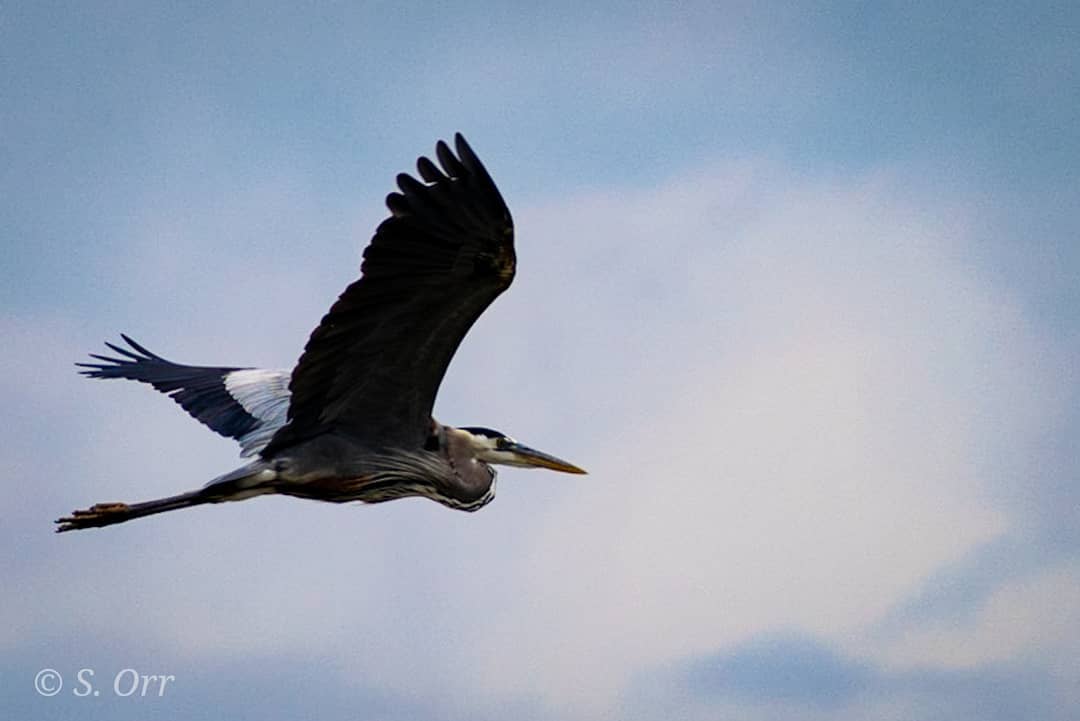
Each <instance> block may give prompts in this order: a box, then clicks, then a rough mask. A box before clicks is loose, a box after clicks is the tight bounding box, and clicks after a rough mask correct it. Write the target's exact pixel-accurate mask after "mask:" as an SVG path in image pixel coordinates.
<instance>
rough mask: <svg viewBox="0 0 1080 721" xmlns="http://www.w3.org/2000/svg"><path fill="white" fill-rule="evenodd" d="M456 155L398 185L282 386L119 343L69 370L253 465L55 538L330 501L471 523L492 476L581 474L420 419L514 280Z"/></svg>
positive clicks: (471, 159)
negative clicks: (169, 404)
mask: <svg viewBox="0 0 1080 721" xmlns="http://www.w3.org/2000/svg"><path fill="white" fill-rule="evenodd" d="M454 142H455V146H456V149H457V155H456V156H455V155H454V153H453V151H451V150H450V148H449V146H447V144H446V143H444V142H442V141H439V143H438V144H437V145H436V146H435V152H436V155H437V157H438V160H439V163H440V165H441V166H442V168H441V169H440V168H439V167H437V166H436V165H435V163H433V162H431V160H429V159H428V158H426V157H421V158H420V159H419V160H418V161H417V164H416V165H417V170H418V171H419V175H420V178H422V179H423V182H420V181H418V180H416V179H415V178H413V177H411V176H409V175H406V174H404V173H402V174H401V175H398V177H397V184H398V188H400V192H396V193H391V194H390V195H389V196H387V198H386V205H387V207H388V208H389V209H390V217H389V218H387V219H386V220H384V221H383V222H382V223H381V224H380V225H379V227H378V229H377V230H376V231H375V236H374V238H372V241H371V243H370V245H368V247H367V249H366V250H365V251H364V261H363V264H362V265H361V277H360V279H359V280H357V281H355V282H354V283H352V284H351V285H350V286H349V287H348V288H346V289H345V292H344V293H342V294H341V297H339V298H338V300H337V302H336V303H334V305H333V306H332V307H331V308H330V311H329V312H328V313H327V314H326V315H325V316H324V317H323V319H322V322H321V323H319V326H318V327H317V328H316V329H315V330H314V332H312V334H311V338H310V339H309V340H308V343H307V346H306V347H305V349H304V353H303V355H302V356H301V357H300V361H299V362H298V363H297V364H296V367H295V368H294V369H293V371H292V372H291V373H289V372H287V371H277V370H261V369H255V368H218V367H203V366H187V365H180V364H177V363H173V362H171V361H167V360H165V359H164V358H162V357H160V356H158V355H155V354H153V353H151V352H150V351H148V350H146V349H145V348H144V347H142V346H141V345H139V344H138V343H136V342H135V341H133V340H131V339H130V338H128V337H127V336H122V337H123V339H124V341H125V342H127V344H128V346H129V347H130V348H123V347H120V346H117V345H114V344H112V343H106V345H107V346H108V347H109V348H111V349H112V350H113V351H114V352H115V353H116V354H117V356H118V357H108V356H100V355H93V354H92V355H91V357H93V358H96V359H97V360H99V361H101V362H100V363H80V364H78V365H80V366H82V367H84V368H85V369H86V370H83V371H82V373H84V374H85V375H87V376H90V377H92V378H128V379H130V380H136V381H141V382H143V383H149V384H150V385H152V386H153V387H154V388H156V389H157V390H159V391H161V392H163V393H167V394H168V395H169V396H171V397H172V399H173V400H175V401H176V402H177V403H179V404H180V405H181V406H182V407H183V408H184V410H186V411H187V412H188V413H190V414H191V415H192V416H194V417H195V418H196V419H197V420H199V421H201V422H202V423H204V424H206V425H207V426H209V427H210V428H211V429H212V430H214V431H216V432H218V433H220V434H221V435H224V436H228V437H230V438H235V439H236V440H237V441H239V443H240V446H241V448H242V449H243V453H242V455H244V456H255V460H253V461H252V462H250V463H248V464H247V465H245V466H242V467H241V468H238V469H236V470H234V471H232V472H230V473H226V474H225V475H223V476H220V477H219V478H216V479H214V480H213V481H211V482H210V483H209V484H208V485H206V486H205V487H203V488H201V489H199V490H197V491H191V492H189V493H182V494H180V495H177V496H171V497H168V498H160V499H157V500H153V501H146V502H144V503H132V504H126V503H99V504H97V505H94V506H91V507H90V508H88V509H86V510H81V511H75V512H73V513H72V514H71V515H70V516H67V517H65V518H61V519H59V520H57V523H58V524H59V526H58V527H57V529H56V530H57V531H70V530H74V529H78V528H92V527H96V526H107V525H111V524H114V523H122V522H123V521H128V520H131V519H133V518H141V517H142V516H149V515H152V514H155V513H163V512H165V511H172V510H176V509H178V508H188V507H190V506H197V505H201V504H204V503H220V502H222V501H238V500H243V499H246V498H251V497H253V496H260V495H265V494H274V493H280V494H285V495H288V496H297V497H300V498H311V499H315V500H320V501H331V502H334V503H343V502H346V501H364V502H366V503H380V502H382V501H390V500H393V499H395V498H403V497H406V496H423V497H425V498H430V499H432V500H434V501H438V502H439V503H442V504H443V505H445V506H449V507H450V508H456V509H459V510H463V511H475V510H477V509H479V508H481V507H482V506H484V505H486V504H487V503H488V502H489V501H491V499H492V498H493V497H494V495H495V469H493V468H492V467H491V466H490V465H488V464H491V463H498V464H503V465H510V466H525V467H541V468H550V469H553V470H556V471H564V472H566V473H584V472H585V471H583V470H581V469H580V468H578V467H577V466H574V465H572V464H570V463H567V462H566V461H563V460H560V459H558V458H555V457H554V456H550V455H547V454H546V453H541V452H540V451H536V450H533V449H532V448H529V447H527V446H524V445H522V444H520V443H518V442H516V441H514V440H513V439H512V438H510V437H508V436H506V435H505V434H503V433H499V432H497V431H493V430H490V429H487V428H454V427H451V426H447V425H442V424H441V423H438V422H436V421H435V420H434V419H433V418H432V417H431V411H432V406H433V405H434V402H435V394H436V392H437V391H438V388H439V384H440V383H441V381H442V378H443V375H444V374H445V372H446V368H447V366H448V365H449V363H450V359H451V357H452V356H453V355H454V351H455V350H456V349H457V347H458V345H459V344H460V343H461V340H462V338H463V337H464V336H465V334H466V332H468V330H469V328H470V327H471V326H472V324H473V323H474V322H475V321H476V319H477V318H478V317H479V316H480V314H481V313H483V311H484V309H485V308H487V307H488V305H489V304H490V303H491V302H492V301H493V300H495V298H496V296H498V295H499V294H500V293H502V292H503V291H504V290H506V288H507V287H508V286H509V285H510V282H511V281H512V280H513V278H514V269H515V256H514V226H513V221H512V220H511V218H510V211H509V210H507V208H506V203H505V202H504V201H503V199H502V196H501V195H500V194H499V191H498V189H497V188H496V187H495V183H494V182H493V181H492V180H491V176H489V175H488V173H487V170H485V169H484V166H483V165H482V164H481V163H480V160H479V159H478V158H477V157H476V155H475V154H474V153H473V151H472V149H471V148H470V147H469V145H468V143H466V142H465V139H464V138H463V137H461V135H460V134H458V135H456V136H455V138H454Z"/></svg>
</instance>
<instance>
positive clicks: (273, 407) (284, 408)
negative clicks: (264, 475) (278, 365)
mask: <svg viewBox="0 0 1080 721" xmlns="http://www.w3.org/2000/svg"><path fill="white" fill-rule="evenodd" d="M290 376H291V373H290V372H289V371H285V370H264V369H259V368H255V369H251V370H242V371H233V372H232V373H229V374H228V375H226V376H225V390H226V391H228V392H229V395H230V396H232V397H233V398H234V399H235V400H236V402H237V403H239V404H240V405H241V406H243V408H244V410H245V411H247V412H248V413H249V414H251V415H252V416H253V417H254V418H257V419H258V420H259V425H257V426H256V427H255V428H253V429H252V430H250V431H249V432H247V433H245V434H244V435H242V436H240V437H239V438H237V441H239V443H240V447H241V448H242V449H243V451H242V452H241V453H240V455H241V456H245V457H246V456H252V455H255V454H256V453H258V452H259V451H261V450H262V449H263V448H264V447H265V446H266V444H267V443H269V442H270V439H271V438H273V436H274V434H275V433H277V431H278V429H279V428H281V427H282V426H283V425H285V422H286V421H287V420H288V412H289V400H290V399H291V398H292V394H291V393H289V378H290Z"/></svg>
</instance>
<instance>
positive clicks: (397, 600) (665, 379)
mask: <svg viewBox="0 0 1080 721" xmlns="http://www.w3.org/2000/svg"><path fill="white" fill-rule="evenodd" d="M1078 31H1080V13H1078V12H1077V11H1076V10H1075V9H1074V8H1072V7H1071V6H1070V5H1069V4H1050V3H1046V4H1041V5H1040V6H1039V7H1035V8H1032V7H1027V8H1020V7H1014V6H1013V5H1012V4H986V3H978V4H975V3H972V4H960V3H954V4H950V5H949V7H948V8H946V9H942V8H941V7H939V5H937V4H931V3H902V4H901V3H875V4H864V5H856V4H817V5H812V4H802V5H799V6H798V7H791V6H783V5H777V4H764V3H747V4H717V3H701V4H689V3H684V4H679V5H671V4H666V5H660V4H655V5H648V4H622V5H619V4H595V5H592V6H588V7H586V6H583V5H582V4H580V3H578V4H560V5H549V6H545V7H543V8H536V9H533V10H520V9H511V8H510V7H509V6H505V5H497V4H482V3H463V4H457V5H453V4H438V5H436V4H429V5H417V6H412V7H405V6H401V5H400V4H390V3H369V4H349V3H312V4H305V5H302V6H301V5H296V6H294V5H291V4H290V5H280V6H274V5H271V4H261V5H254V4H244V3H217V4H213V5H205V6H196V5H191V4H185V5H183V6H181V5H179V4H177V5H175V6H174V5H168V4H153V3H144V4H141V5H138V6H131V5H129V4H125V3H106V2H99V3H92V4H71V3H22V4H15V5H8V6H5V7H4V8H3V10H0V67H2V68H3V71H2V72H0V196H2V197H3V198H4V201H3V202H2V203H0V227H3V228H4V229H5V233H4V258H5V262H3V263H2V264H0V273H2V274H3V277H2V280H3V283H2V284H0V302H2V303H3V307H4V309H5V312H4V314H3V316H2V317H0V323H3V329H4V337H6V338H7V339H9V342H8V344H7V348H6V351H5V353H6V357H7V361H6V364H5V372H4V373H3V374H2V379H0V408H3V409H4V410H3V413H4V420H5V427H6V429H7V430H6V433H7V435H8V440H7V443H6V444H5V446H6V449H5V453H4V457H3V461H2V463H3V467H4V472H5V473H4V475H5V477H6V478H7V482H6V484H5V489H6V492H5V494H4V498H5V504H4V505H5V512H4V513H3V514H0V542H2V545H3V547H4V548H6V549H8V552H7V553H6V554H5V555H4V557H3V558H4V560H3V564H4V565H3V571H4V577H5V578H6V579H7V582H8V583H7V589H6V590H5V592H4V603H3V604H0V621H2V623H0V698H2V699H3V701H2V703H3V704H5V706H6V708H5V713H4V715H5V716H9V715H10V716H11V717H13V718H16V717H18V718H40V719H49V718H57V719H59V718H70V717H72V716H73V715H76V714H78V715H79V716H81V717H84V718H102V719H104V718H110V719H124V718H132V719H134V718H145V717H146V715H147V714H153V715H155V716H158V717H160V718H176V719H181V718H182V719H199V718H218V717H221V716H227V717H230V718H238V719H244V718H259V719H264V718H269V719H274V718H295V717H296V716H301V715H304V716H307V715H311V716H318V717H320V718H327V719H337V718H342V719H344V718H350V719H355V718H362V719H416V718H432V719H464V718H469V719H477V718H481V719H484V718H491V719H501V718H510V717H512V718H522V719H642V720H644V719H661V718H682V719H698V718H700V719H713V718H739V719H750V720H751V721H754V720H757V719H762V720H765V719H770V720H773V719H816V718H821V719H825V718H828V719H866V718H882V719H885V718H904V719H919V718H940V717H942V716H943V715H945V716H947V717H949V718H954V719H972V720H974V719H980V720H982V719H1023V718H1034V717H1038V718H1048V719H1055V718H1061V719H1067V718H1073V717H1075V715H1076V712H1077V710H1080V691H1078V689H1080V672H1078V670H1077V669H1078V668H1080V666H1078V664H1077V663H1076V658H1077V657H1078V655H1080V632H1078V631H1077V629H1080V611H1078V610H1077V609H1080V534H1078V533H1077V531H1076V529H1077V528H1078V523H1077V521H1078V518H1077V514H1078V511H1077V509H1078V504H1080V493H1078V491H1077V484H1076V482H1077V478H1078V475H1080V473H1078V471H1080V462H1078V460H1077V455H1076V450H1075V438H1076V437H1077V436H1078V434H1080V413H1078V411H1077V408H1078V400H1080V375H1078V373H1077V371H1076V363H1075V358H1076V356H1077V352H1078V350H1080V323H1078V322H1077V318H1080V283H1077V279H1078V277H1080V250H1078V248H1080V246H1078V244H1077V243H1076V238H1077V237H1078V235H1080V210H1078V208H1080V202H1078V201H1080V198H1078V197H1077V190H1076V189H1077V188H1078V187H1080V177H1078V175H1080V130H1077V128H1080V98H1078V96H1077V94H1076V93H1075V92H1072V89H1073V88H1075V87H1077V86H1078V85H1080V44H1078V43H1077V42H1076V37H1077V34H1078ZM457 130H460V131H462V132H464V133H465V135H466V136H467V137H468V138H469V140H470V142H471V143H472V144H473V146H474V148H475V149H476V150H477V152H478V153H479V154H480V156H481V158H482V159H483V160H484V161H485V163H486V164H487V166H488V168H489V170H490V171H491V173H492V175H493V176H494V178H495V179H496V181H497V182H498V183H499V185H500V187H501V189H502V191H503V194H504V196H505V197H506V199H507V201H508V203H509V205H510V207H511V210H512V211H513V213H514V217H515V221H516V225H517V235H518V251H519V262H520V265H519V273H518V277H517V279H516V281H515V285H514V287H513V288H512V289H511V291H510V292H508V293H507V294H506V295H505V296H503V297H502V298H500V299H499V301H498V302H497V303H496V304H495V305H494V306H493V307H492V309H491V310H490V312H489V313H488V314H487V315H485V317H484V318H482V319H481V321H480V322H479V323H478V324H477V326H476V327H475V328H474V330H473V332H472V333H471V334H470V335H469V337H468V338H467V340H466V342H465V344H464V345H463V346H462V348H461V350H460V351H459V353H458V356H457V357H456V360H455V362H454V364H453V365H452V367H451V369H450V372H449V374H448V376H447V379H446V382H445V383H444V385H443V388H442V391H441V393H440V397H439V401H438V403H437V406H436V413H437V415H438V417H439V418H440V420H442V421H444V422H448V423H451V424H457V425H488V426H493V427H496V428H501V429H503V430H505V431H508V432H510V433H511V434H513V435H514V436H515V437H518V438H520V439H521V440H523V441H525V442H528V443H532V444H535V445H536V446H537V447H540V448H543V449H545V450H550V451H551V452H553V453H556V454H557V455H559V456H562V457H565V458H568V459H570V460H572V461H574V462H575V463H580V464H581V465H582V466H584V467H586V468H588V469H589V470H590V472H591V474H590V475H589V476H587V477H584V478H576V477H575V478H571V477H559V476H554V475H553V474H542V473H529V472H523V471H515V470H513V469H508V470H506V471H504V472H503V473H502V474H501V476H500V487H499V496H498V498H497V499H496V501H495V502H494V504H493V505H491V506H489V507H488V508H485V509H484V510H483V511H481V512H480V513H477V514H463V513H453V512H450V511H448V510H446V509H444V508H441V507H439V506H436V505H435V504H432V503H430V502H424V501H418V500H417V501H412V500H410V501H402V502H397V503H393V504H387V505H383V506H379V507H371V508H364V507H359V508H356V507H343V508H339V507H332V506H329V505H320V504H314V503H304V502H301V501H296V500H290V499H277V498H273V499H257V500H253V501H250V502H247V503H244V504H236V505H229V506H222V507H211V508H205V509H197V510H192V511H188V512H184V513H177V514H169V515H166V516H162V517H159V518H154V519H150V520H146V521H142V522H138V523H133V524H129V525H124V526H118V527H115V528H111V529H105V530H102V531H94V532H87V533H80V534H65V535H63V536H55V535H52V534H51V532H50V531H51V529H50V522H51V520H52V519H53V518H55V517H57V516H58V515H60V514H62V513H65V512H67V511H69V510H71V509H72V508H75V507H82V506H85V505H86V504H88V503H92V502H96V501H106V500H129V501H130V500H141V499H144V498H151V497H155V496H160V495H168V494H172V493H175V492H178V491H180V490H186V489H189V488H194V487H197V486H198V485H201V484H202V483H204V482H205V481H207V480H209V479H210V478H212V477H214V476H216V475H219V474H220V473H222V472H224V471H227V470H229V469H231V468H233V467H234V466H235V465H236V464H237V459H236V452H235V448H234V447H233V446H232V445H231V443H229V442H227V441H225V440H223V439H220V438H217V437H215V436H213V435H212V434H210V433H208V432H207V431H206V430H205V429H204V428H203V427H201V426H199V425H198V424H197V423H194V422H192V421H191V420H190V419H188V418H187V417H186V416H184V414H183V413H181V412H180V411H179V410H178V409H177V408H176V407H175V406H174V405H173V404H171V403H169V402H168V401H167V400H166V399H163V398H161V397H159V396H157V395H156V394H154V393H153V392H151V391H149V390H148V389H146V388H144V387H138V386H135V385H133V384H129V385H128V386H125V385H124V384H121V383H91V382H89V381H86V380H84V379H81V378H79V377H78V376H77V375H76V374H75V373H74V372H73V368H72V366H71V364H72V363H73V362H75V361H78V360H80V359H82V358H84V357H85V354H86V353H87V352H98V351H99V350H101V348H102V345H101V342H102V341H103V340H115V339H116V338H117V334H118V333H119V332H126V333H129V334H131V335H132V336H133V337H135V338H136V339H138V340H140V341H141V342H143V343H144V344H146V345H147V346H148V347H149V348H151V349H152V350H155V351H157V352H159V353H161V354H163V355H165V356H166V357H170V358H174V359H176V360H178V361H183V362H190V363H205V364H239V365H264V366H269V367H289V366H290V365H291V364H292V363H293V362H294V361H295V359H296V357H297V355H298V354H299V352H300V350H301V348H302V346H303V343H304V341H305V340H306V338H307V334H308V333H309V332H310V331H311V329H312V327H313V326H314V324H315V323H316V322H317V320H318V319H319V318H320V317H321V315H322V313H323V312H324V311H325V310H326V308H327V307H328V306H329V304H330V302H331V301H332V300H333V299H334V297H336V295H337V294H338V293H339V292H340V290H341V289H342V288H344V287H345V285H346V284H347V283H348V282H350V281H351V280H352V279H353V278H354V277H355V274H356V272H357V270H358V266H359V257H360V252H361V250H362V248H363V246H364V244H366V242H367V240H368V238H369V237H370V234H371V232H372V230H373V228H374V227H375V225H376V224H377V223H378V222H379V221H380V220H381V218H382V217H383V216H384V213H385V210H384V208H383V206H382V199H383V197H384V196H385V194H386V193H387V192H389V191H390V190H392V188H393V184H392V183H393V178H394V175H395V174H396V173H398V172H401V171H404V170H411V169H412V168H413V167H414V166H413V163H414V161H415V158H416V156H417V155H419V154H422V153H430V152H431V151H432V149H433V146H434V142H435V140H436V139H438V138H445V137H449V136H450V135H451V134H452V133H453V132H454V131H457ZM47 667H48V668H54V669H56V670H57V671H59V672H61V674H62V675H63V676H64V678H65V681H66V685H65V688H64V689H63V691H62V692H61V693H60V694H59V695H58V696H56V697H53V698H43V697H41V696H39V695H38V694H37V693H35V691H34V687H33V680H34V675H35V674H36V673H37V672H38V671H39V670H40V669H42V668H47ZM82 668H92V669H94V671H95V674H94V678H95V679H96V680H97V679H103V681H100V682H99V683H100V685H99V688H100V689H102V690H103V693H102V695H101V696H99V697H91V698H79V697H76V696H74V695H73V693H71V692H72V690H73V689H74V687H75V685H76V684H75V674H76V673H77V671H78V670H79V669H82ZM125 668H135V669H137V670H139V671H140V672H142V673H146V674H172V675H175V676H176V681H175V683H174V684H173V685H172V686H171V687H170V688H169V689H168V690H167V692H166V694H165V695H164V696H163V697H161V698H145V699H144V698H116V697H115V694H113V693H112V690H111V681H112V679H113V678H114V677H115V674H116V673H117V672H119V671H120V670H122V669H125Z"/></svg>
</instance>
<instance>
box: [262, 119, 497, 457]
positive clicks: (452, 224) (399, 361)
mask: <svg viewBox="0 0 1080 721" xmlns="http://www.w3.org/2000/svg"><path fill="white" fill-rule="evenodd" d="M454 144H455V146H456V150H457V155H456V156H455V155H454V153H453V152H452V151H451V150H450V148H449V147H448V146H447V144H446V143H444V142H442V141H439V143H438V144H437V145H436V147H435V151H436V155H437V157H438V160H439V164H440V165H441V166H442V168H441V169H440V168H438V167H436V165H435V164H434V163H433V162H431V161H430V160H429V159H427V158H424V157H422V158H420V159H419V160H418V161H417V170H418V171H419V175H420V177H421V178H422V179H423V181H424V182H420V181H418V180H416V179H415V178H412V177H411V176H409V175H405V174H401V175H399V176H398V177H397V183H398V187H399V188H400V191H401V192H399V193H391V194H390V195H389V196H387V198H386V205H387V207H388V208H389V209H390V213H391V216H390V217H389V218H387V219H386V220H384V221H383V222H382V223H381V224H380V225H379V227H378V229H377V230H376V231H375V237H374V238H373V239H372V241H371V244H370V245H368V247H367V249H366V250H365V251H364V262H363V264H362V266H361V273H362V276H361V278H360V279H359V280H357V281H356V282H354V283H353V284H352V285H350V286H349V287H348V288H346V289H345V292H344V293H342V294H341V297H340V298H338V300H337V302H336V303H334V305H333V306H332V307H331V308H330V312H329V313H327V314H326V316H324V317H323V319H322V322H321V323H320V324H319V326H318V327H317V328H316V329H315V331H314V332H313V333H312V334H311V338H310V339H309V340H308V343H307V347H306V348H305V349H304V354H303V355H302V356H301V358H300V361H299V363H298V364H297V366H296V369H295V370H294V371H293V374H292V381H291V383H290V385H289V388H290V389H291V391H292V404H291V405H290V406H289V422H288V424H287V425H286V426H285V427H284V428H282V429H281V430H280V431H279V432H278V433H277V435H275V436H274V438H273V439H272V440H271V441H270V444H269V445H268V446H267V447H266V448H265V449H264V450H263V455H264V456H270V455H273V454H274V453H275V452H276V451H278V450H280V449H281V448H284V447H286V446H289V445H292V444H294V443H296V442H298V441H301V440H304V439H306V438H311V437H313V436H315V435H318V434H320V433H325V432H328V431H334V432H335V433H339V434H343V435H346V436H348V437H350V438H352V439H354V440H357V441H359V442H360V443H362V444H365V445H368V446H380V445H388V446H405V447H413V446H418V445H420V444H422V443H423V442H424V440H425V438H426V437H427V434H428V432H429V425H430V417H431V409H432V406H433V404H434V402H435V394H436V392H437V391H438V389H439V384H440V383H441V382H442V378H443V375H444V374H445V373H446V368H447V366H448V365H449V364H450V359H451V358H452V357H453V355H454V352H455V351H456V350H457V347H458V345H459V344H460V343H461V340H462V338H463V337H464V336H465V333H466V332H468V330H469V328H470V327H471V326H472V324H473V323H474V322H475V321H476V319H477V318H478V317H479V316H480V314H481V313H483V311H484V309H485V308H487V307H488V305H489V304H490V303H491V301H493V300H494V299H495V297H496V296H498V295H499V293H501V292H502V291H504V290H505V289H506V288H507V287H508V286H509V285H510V282H511V281H512V280H513V278H514V266H515V257H514V226H513V221H512V220H511V218H510V211H509V210H507V208H506V203H504V202H503V199H502V196H501V195H500V194H499V191H498V189H497V188H496V187H495V183H494V182H493V181H492V180H491V177H490V176H489V175H488V173H487V171H486V170H485V169H484V166H483V165H482V164H481V163H480V160H479V159H478V158H477V157H476V155H475V154H474V153H473V151H472V149H471V148H470V147H469V145H468V144H467V143H466V142H465V139H464V138H463V137H461V135H460V134H458V135H456V136H455V138H454Z"/></svg>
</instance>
